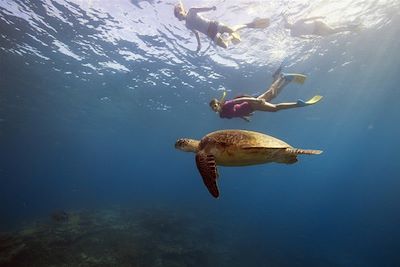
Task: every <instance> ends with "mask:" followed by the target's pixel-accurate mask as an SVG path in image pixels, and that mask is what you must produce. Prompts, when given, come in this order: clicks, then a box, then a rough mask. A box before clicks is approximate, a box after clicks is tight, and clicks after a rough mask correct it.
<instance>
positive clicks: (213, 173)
mask: <svg viewBox="0 0 400 267" xmlns="http://www.w3.org/2000/svg"><path fill="white" fill-rule="evenodd" d="M196 165H197V169H198V170H199V172H200V174H201V176H202V177H203V182H204V184H205V185H206V186H207V189H208V191H209V192H210V193H211V195H212V196H213V197H215V198H218V196H219V190H218V185H217V178H218V172H217V164H216V163H215V157H214V156H213V155H208V154H206V153H204V152H202V151H199V152H197V154H196Z"/></svg>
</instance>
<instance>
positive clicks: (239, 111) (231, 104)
mask: <svg viewBox="0 0 400 267" xmlns="http://www.w3.org/2000/svg"><path fill="white" fill-rule="evenodd" d="M281 70H282V68H281V67H279V69H278V70H277V71H275V73H274V74H273V76H272V77H273V78H274V81H273V83H272V85H271V86H270V87H269V89H268V90H267V91H266V92H265V93H263V94H262V95H260V96H258V97H252V96H239V97H236V98H234V99H232V100H225V96H226V93H225V92H224V94H223V96H222V98H221V99H220V100H217V99H213V100H211V102H210V107H211V109H212V110H213V111H215V112H217V113H219V116H220V117H221V118H227V119H231V118H242V119H244V120H246V121H250V116H252V115H253V113H254V111H269V112H276V111H279V110H283V109H291V108H299V107H306V106H309V105H313V104H315V103H317V102H318V101H320V100H321V99H322V96H320V95H316V96H314V97H312V98H311V99H309V100H308V101H303V100H301V99H299V100H297V102H291V103H279V104H272V103H270V102H269V101H271V100H272V99H274V98H275V97H276V96H277V95H278V94H279V93H280V91H281V90H282V89H283V88H284V87H285V86H286V85H287V84H289V83H290V82H296V83H299V84H303V83H304V81H305V80H306V78H307V76H305V75H302V74H297V73H293V74H286V73H282V72H281Z"/></svg>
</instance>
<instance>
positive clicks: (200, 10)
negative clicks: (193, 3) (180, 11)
mask: <svg viewBox="0 0 400 267" xmlns="http://www.w3.org/2000/svg"><path fill="white" fill-rule="evenodd" d="M190 10H192V11H194V12H195V13H201V12H208V11H211V10H213V11H215V10H217V7H216V6H212V7H192V8H191V9H190Z"/></svg>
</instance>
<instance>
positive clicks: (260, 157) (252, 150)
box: [199, 130, 292, 166]
mask: <svg viewBox="0 0 400 267" xmlns="http://www.w3.org/2000/svg"><path fill="white" fill-rule="evenodd" d="M287 148H292V147H291V146H290V145H289V144H287V143H285V142H283V141H282V140H279V139H277V138H275V137H272V136H269V135H266V134H262V133H258V132H253V131H245V130H222V131H216V132H212V133H210V134H207V135H206V136H204V137H203V138H202V139H201V141H200V144H199V150H201V151H204V152H205V153H207V154H212V155H214V156H215V159H216V163H217V164H218V165H226V166H243V165H253V164H260V163H267V162H274V161H275V162H281V161H287V160H291V159H286V158H287V157H286V156H287V155H286V154H287V153H286V149H287ZM282 157H284V158H285V159H283V158H282Z"/></svg>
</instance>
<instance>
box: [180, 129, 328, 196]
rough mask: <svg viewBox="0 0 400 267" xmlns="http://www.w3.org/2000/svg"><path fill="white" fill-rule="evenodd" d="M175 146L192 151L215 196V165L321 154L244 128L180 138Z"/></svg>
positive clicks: (292, 159) (293, 159)
mask: <svg viewBox="0 0 400 267" xmlns="http://www.w3.org/2000/svg"><path fill="white" fill-rule="evenodd" d="M175 148H177V149H180V150H182V151H186V152H194V153H196V165H197V169H198V170H199V172H200V174H201V176H202V177H203V182H204V184H205V185H206V186H207V188H208V191H209V192H210V193H211V195H212V196H213V197H215V198H218V196H219V190H218V186H217V178H218V171H217V165H221V166H246V165H255V164H264V163H269V162H278V163H286V164H293V163H295V162H297V155H299V154H308V155H315V154H321V153H322V151H321V150H309V149H299V148H293V147H292V146H290V145H289V144H287V143H285V142H283V141H282V140H279V139H277V138H275V137H272V136H269V135H266V134H262V133H259V132H253V131H245V130H222V131H216V132H212V133H209V134H207V135H206V136H204V137H203V138H202V139H201V140H200V141H198V140H193V139H187V138H182V139H178V140H177V141H176V143H175Z"/></svg>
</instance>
